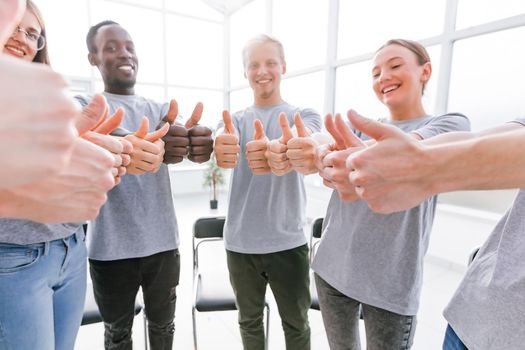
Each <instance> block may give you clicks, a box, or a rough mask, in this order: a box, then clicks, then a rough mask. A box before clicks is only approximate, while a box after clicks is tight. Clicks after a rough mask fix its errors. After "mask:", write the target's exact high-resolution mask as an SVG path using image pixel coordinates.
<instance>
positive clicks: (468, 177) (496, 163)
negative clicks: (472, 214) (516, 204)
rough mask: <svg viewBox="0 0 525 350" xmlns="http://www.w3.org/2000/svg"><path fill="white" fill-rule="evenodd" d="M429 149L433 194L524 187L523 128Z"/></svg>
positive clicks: (524, 138)
mask: <svg viewBox="0 0 525 350" xmlns="http://www.w3.org/2000/svg"><path fill="white" fill-rule="evenodd" d="M515 125H517V126H518V129H516V130H513V131H506V132H496V133H488V134H486V135H484V136H481V137H475V138H470V139H468V140H464V141H457V142H451V143H447V144H444V145H439V146H431V147H430V148H429V151H430V152H431V153H430V154H431V157H432V158H433V159H436V166H435V169H434V170H435V171H434V172H433V174H434V175H433V177H435V179H433V180H432V183H433V186H434V188H435V190H434V192H435V193H439V192H448V191H455V190H461V189H465V190H483V189H504V188H521V187H525V157H524V156H523V149H525V128H523V127H519V124H515Z"/></svg>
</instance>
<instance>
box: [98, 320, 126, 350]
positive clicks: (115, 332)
mask: <svg viewBox="0 0 525 350" xmlns="http://www.w3.org/2000/svg"><path fill="white" fill-rule="evenodd" d="M131 327H132V325H131V324H130V325H127V326H125V327H115V326H112V325H110V324H105V325H104V333H105V339H106V343H107V342H110V343H111V344H125V343H128V342H131ZM107 345H108V344H106V347H108V346H107Z"/></svg>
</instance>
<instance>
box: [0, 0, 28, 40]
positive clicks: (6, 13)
mask: <svg viewBox="0 0 525 350" xmlns="http://www.w3.org/2000/svg"><path fill="white" fill-rule="evenodd" d="M25 3H26V2H25V1H20V0H17V1H2V3H1V4H0V23H2V26H1V27H0V43H2V45H3V44H5V42H6V41H7V39H9V37H10V36H11V34H13V29H15V27H16V24H17V23H19V21H20V20H21V18H22V16H23V15H24V10H25V8H26V5H25Z"/></svg>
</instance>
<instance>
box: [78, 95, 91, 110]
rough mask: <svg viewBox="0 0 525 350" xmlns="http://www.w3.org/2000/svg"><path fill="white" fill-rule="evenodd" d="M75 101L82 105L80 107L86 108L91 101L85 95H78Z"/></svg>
mask: <svg viewBox="0 0 525 350" xmlns="http://www.w3.org/2000/svg"><path fill="white" fill-rule="evenodd" d="M75 100H77V102H78V103H80V106H82V107H86V106H87V105H88V104H89V101H90V100H91V99H90V98H88V97H87V96H84V95H76V96H75Z"/></svg>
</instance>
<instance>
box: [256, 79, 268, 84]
mask: <svg viewBox="0 0 525 350" xmlns="http://www.w3.org/2000/svg"><path fill="white" fill-rule="evenodd" d="M269 82H270V80H269V79H267V80H259V81H258V83H259V84H266V83H269Z"/></svg>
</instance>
